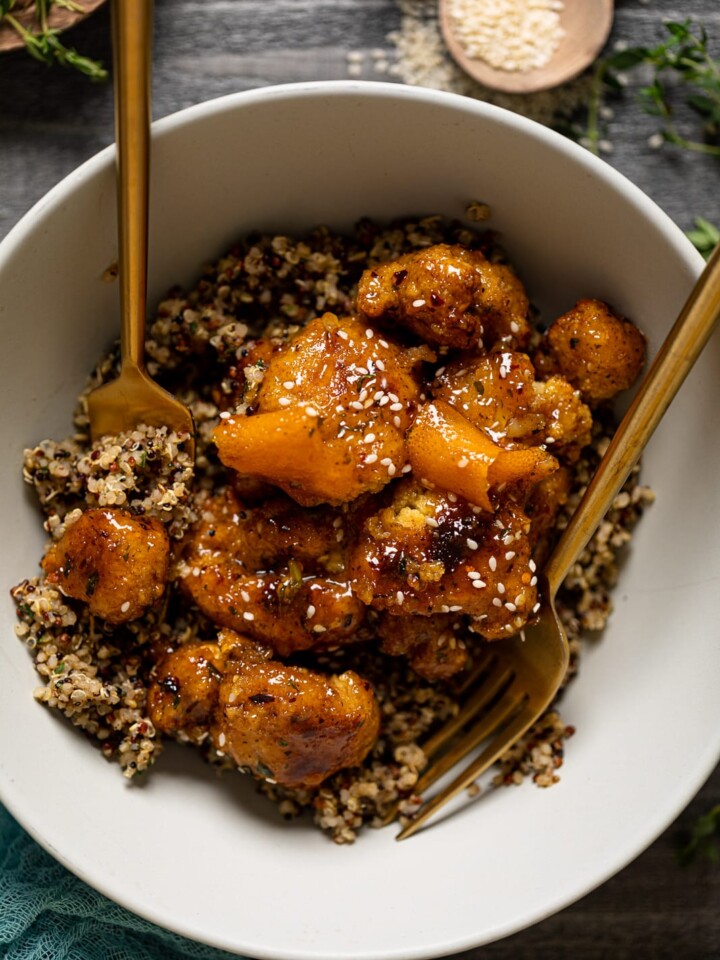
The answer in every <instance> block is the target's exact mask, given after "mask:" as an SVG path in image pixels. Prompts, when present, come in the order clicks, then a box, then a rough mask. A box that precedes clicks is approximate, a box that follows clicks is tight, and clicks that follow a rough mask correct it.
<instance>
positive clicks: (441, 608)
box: [440, 603, 450, 613]
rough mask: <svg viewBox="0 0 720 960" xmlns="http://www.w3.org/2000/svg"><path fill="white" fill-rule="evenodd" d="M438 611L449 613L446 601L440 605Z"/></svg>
mask: <svg viewBox="0 0 720 960" xmlns="http://www.w3.org/2000/svg"><path fill="white" fill-rule="evenodd" d="M440 613H450V607H449V606H448V605H447V604H446V603H444V604H443V605H442V606H441V607H440Z"/></svg>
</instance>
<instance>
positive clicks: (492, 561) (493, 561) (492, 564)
mask: <svg viewBox="0 0 720 960" xmlns="http://www.w3.org/2000/svg"><path fill="white" fill-rule="evenodd" d="M488 566H489V567H490V569H491V570H492V572H493V573H495V571H496V570H497V560H496V559H495V557H490V559H489V560H488Z"/></svg>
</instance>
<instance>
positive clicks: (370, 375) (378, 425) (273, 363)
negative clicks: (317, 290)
mask: <svg viewBox="0 0 720 960" xmlns="http://www.w3.org/2000/svg"><path fill="white" fill-rule="evenodd" d="M433 358H434V355H433V354H432V352H431V351H430V350H428V349H427V348H426V347H425V348H414V349H401V348H400V347H398V346H396V345H395V344H394V343H392V342H391V341H389V340H387V339H384V338H383V337H382V336H381V335H379V334H377V333H376V332H375V331H374V330H373V329H372V328H371V327H368V326H367V324H365V323H360V322H358V321H357V320H353V319H343V320H339V319H338V318H337V317H335V316H334V315H333V314H330V313H326V314H325V315H324V316H322V317H320V318H318V319H316V320H312V321H311V322H310V323H309V324H308V325H307V326H306V327H305V328H304V329H303V330H301V331H300V332H299V333H298V334H297V335H296V336H295V338H294V339H292V340H291V341H290V342H289V343H288V345H287V346H286V347H285V348H284V349H283V350H281V351H279V352H277V353H275V354H273V355H272V356H271V357H270V359H269V361H268V364H267V370H266V371H265V374H264V376H263V380H262V384H261V386H260V389H259V391H258V395H257V403H256V404H255V405H254V406H253V407H252V408H251V409H249V410H248V411H247V414H243V413H236V414H233V415H229V416H227V417H226V418H225V419H223V420H222V421H221V423H220V425H219V426H218V427H217V429H216V430H215V433H214V439H215V442H216V444H217V447H218V452H219V454H220V459H221V460H222V461H223V463H225V464H226V465H227V466H229V467H232V468H233V469H234V470H237V472H238V473H239V474H241V475H242V476H245V477H248V476H250V477H257V478H259V479H261V480H265V481H267V482H269V483H272V484H275V485H276V486H278V487H280V488H281V489H283V490H284V491H285V492H286V493H287V494H288V495H289V496H291V497H292V498H293V499H294V500H296V501H297V502H298V503H300V504H302V505H303V506H314V505H316V504H320V503H330V504H340V503H344V502H346V501H350V500H354V499H355V498H356V497H358V496H360V494H362V493H375V492H377V491H378V490H381V489H382V488H383V487H384V486H385V485H386V484H387V483H388V482H389V481H390V480H391V479H392V477H393V476H395V475H396V474H399V473H400V472H401V470H402V468H403V467H404V466H405V439H404V438H405V431H406V430H407V428H408V426H409V425H410V423H411V422H412V418H413V415H414V412H415V409H416V407H417V404H418V402H419V396H420V384H419V380H418V378H417V376H416V374H415V368H416V367H417V366H418V364H419V363H420V362H421V361H422V360H432V359H433ZM248 414H251V415H248Z"/></svg>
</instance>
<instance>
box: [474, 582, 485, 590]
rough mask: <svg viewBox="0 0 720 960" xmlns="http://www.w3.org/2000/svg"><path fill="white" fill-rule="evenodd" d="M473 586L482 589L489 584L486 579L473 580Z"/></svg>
mask: <svg viewBox="0 0 720 960" xmlns="http://www.w3.org/2000/svg"><path fill="white" fill-rule="evenodd" d="M473 586H474V587H475V589H476V590H482V588H483V587H486V586H487V584H486V583H485V581H484V580H473Z"/></svg>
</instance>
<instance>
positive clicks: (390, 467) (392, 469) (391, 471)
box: [388, 463, 397, 477]
mask: <svg viewBox="0 0 720 960" xmlns="http://www.w3.org/2000/svg"><path fill="white" fill-rule="evenodd" d="M396 473H397V467H396V466H395V464H394V463H390V464H388V476H389V477H394V476H395V474H396Z"/></svg>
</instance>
